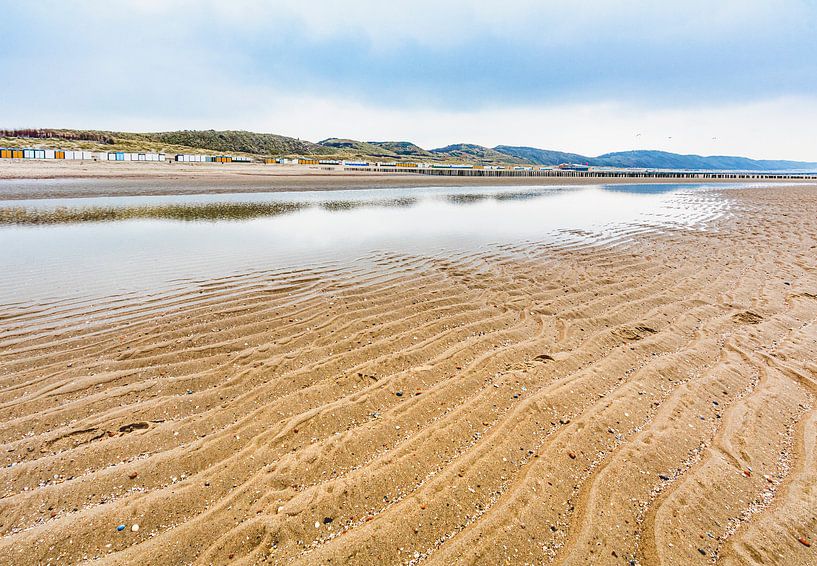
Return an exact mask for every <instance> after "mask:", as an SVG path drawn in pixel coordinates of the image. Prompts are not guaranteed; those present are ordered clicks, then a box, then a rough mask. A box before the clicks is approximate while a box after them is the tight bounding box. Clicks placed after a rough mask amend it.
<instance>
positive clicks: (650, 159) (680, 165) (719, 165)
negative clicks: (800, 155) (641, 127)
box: [589, 150, 817, 171]
mask: <svg viewBox="0 0 817 566" xmlns="http://www.w3.org/2000/svg"><path fill="white" fill-rule="evenodd" d="M589 161H590V164H591V165H597V166H607V167H639V168H649V169H708V170H719V169H720V170H738V171H786V170H793V169H813V168H815V167H817V163H806V162H801V161H785V160H769V159H761V160H758V159H749V158H746V157H730V156H722V155H713V156H709V157H704V156H701V155H679V154H677V153H669V152H666V151H651V150H638V151H620V152H616V153H606V154H604V155H600V156H598V157H595V158H591V159H590V160H589Z"/></svg>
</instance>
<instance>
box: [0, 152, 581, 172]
mask: <svg viewBox="0 0 817 566" xmlns="http://www.w3.org/2000/svg"><path fill="white" fill-rule="evenodd" d="M0 159H46V160H52V159H65V160H84V161H152V162H167V161H175V162H179V163H254V162H262V163H266V164H278V165H319V166H320V165H323V166H341V167H349V168H352V169H355V168H371V167H376V168H387V169H389V168H395V169H403V170H406V169H415V170H416V169H466V170H467V169H477V170H486V171H487V170H495V171H501V170H504V169H510V170H514V171H533V170H534V167H531V166H519V165H517V166H508V167H505V166H503V165H469V164H452V163H419V162H417V163H415V162H410V161H396V162H371V163H370V162H368V161H349V160H336V159H310V158H301V157H299V158H285V157H279V158H268V159H264V160H254V159H252V158H250V157H244V156H236V155H198V154H176V155H171V156H168V155H166V154H164V153H151V152H145V153H141V152H128V151H80V150H68V149H34V148H5V147H0ZM553 168H554V167H537V168H536V169H537V170H540V171H543V170H546V169H553ZM556 168H558V169H563V170H564V169H567V170H573V171H587V170H588V167H587V166H586V165H576V164H563V165H559V166H558V167H556Z"/></svg>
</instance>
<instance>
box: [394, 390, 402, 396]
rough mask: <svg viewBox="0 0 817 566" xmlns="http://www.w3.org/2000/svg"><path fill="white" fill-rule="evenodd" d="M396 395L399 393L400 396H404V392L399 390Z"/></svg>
mask: <svg viewBox="0 0 817 566" xmlns="http://www.w3.org/2000/svg"><path fill="white" fill-rule="evenodd" d="M395 395H397V396H398V397H402V396H403V392H402V391H397V392H396V393H395Z"/></svg>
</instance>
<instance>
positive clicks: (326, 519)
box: [323, 517, 332, 525]
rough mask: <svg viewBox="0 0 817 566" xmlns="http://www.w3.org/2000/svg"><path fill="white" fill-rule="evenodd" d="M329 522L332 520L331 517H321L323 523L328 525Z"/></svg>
mask: <svg viewBox="0 0 817 566" xmlns="http://www.w3.org/2000/svg"><path fill="white" fill-rule="evenodd" d="M331 522H332V517H324V518H323V524H324V525H328V524H329V523H331Z"/></svg>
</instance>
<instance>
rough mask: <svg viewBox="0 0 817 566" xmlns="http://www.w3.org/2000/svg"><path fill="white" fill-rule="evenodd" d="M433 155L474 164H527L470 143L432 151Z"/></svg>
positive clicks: (510, 156)
mask: <svg viewBox="0 0 817 566" xmlns="http://www.w3.org/2000/svg"><path fill="white" fill-rule="evenodd" d="M431 153H434V154H437V155H438V156H440V157H447V158H448V159H451V160H456V161H466V162H473V163H486V164H490V163H513V164H522V163H526V161H525V160H523V159H519V158H517V157H514V156H513V155H509V154H507V153H502V152H499V151H497V150H495V149H491V148H490V147H484V146H481V145H474V144H470V143H458V144H453V145H447V146H445V147H438V148H436V149H432V150H431Z"/></svg>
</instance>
